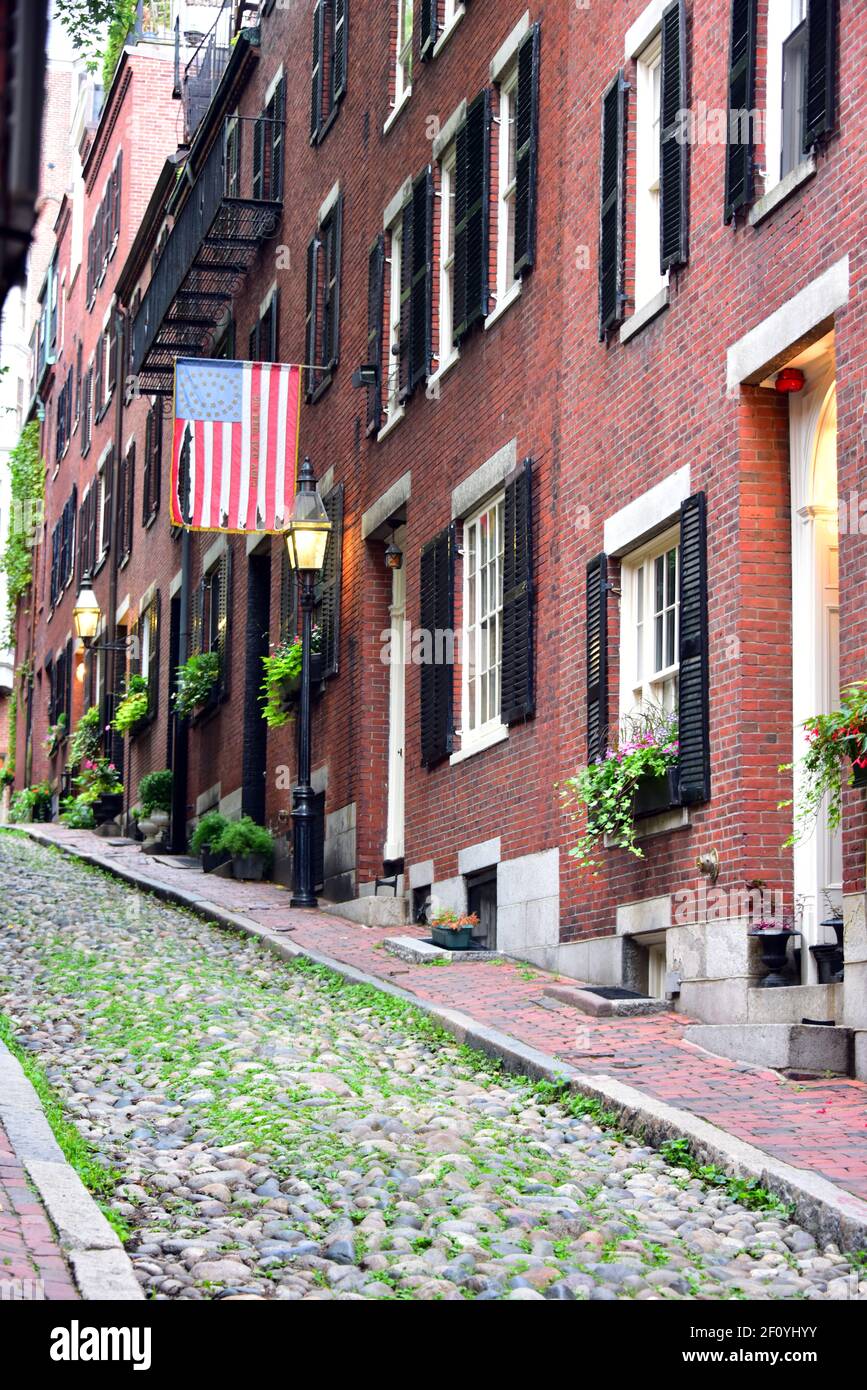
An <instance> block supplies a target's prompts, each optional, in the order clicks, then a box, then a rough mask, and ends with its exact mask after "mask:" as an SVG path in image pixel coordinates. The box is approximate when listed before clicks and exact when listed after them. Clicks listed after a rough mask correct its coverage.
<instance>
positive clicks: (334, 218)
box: [323, 193, 343, 371]
mask: <svg viewBox="0 0 867 1390" xmlns="http://www.w3.org/2000/svg"><path fill="white" fill-rule="evenodd" d="M330 223H331V225H330V228H329V231H328V240H327V247H328V257H327V261H326V266H325V274H326V282H325V285H324V287H323V288H324V292H325V294H326V295H327V297H328V318H327V329H328V335H327V342H325V343H324V344H323V348H324V352H325V366H326V367H327V368H328V370H329V371H333V370H334V368H335V367H336V366H337V364H338V362H339V361H340V269H341V264H340V263H341V260H342V258H343V249H342V248H343V194H342V193H341V194H340V196H339V197H338V199H337V203H336V204H335V207H334V211H333V212H332V213H331V217H330ZM332 282H333V283H332Z"/></svg>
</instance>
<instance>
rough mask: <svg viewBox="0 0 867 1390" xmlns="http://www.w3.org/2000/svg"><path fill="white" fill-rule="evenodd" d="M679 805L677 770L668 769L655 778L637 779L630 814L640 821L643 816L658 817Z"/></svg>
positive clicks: (674, 768) (678, 770) (678, 775)
mask: <svg viewBox="0 0 867 1390" xmlns="http://www.w3.org/2000/svg"><path fill="white" fill-rule="evenodd" d="M679 805H680V769H679V768H677V767H670V768H668V769H667V770H666V771H665V772H662V773H660V774H659V775H658V776H657V777H650V776H645V777H639V779H638V781H637V782H636V784H635V794H634V798H633V802H632V814H633V815H634V817H635V819H636V820H641V819H642V817H643V816H658V815H660V813H661V812H663V811H671V810H673V809H674V807H675V806H679Z"/></svg>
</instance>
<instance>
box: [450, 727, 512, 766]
mask: <svg viewBox="0 0 867 1390" xmlns="http://www.w3.org/2000/svg"><path fill="white" fill-rule="evenodd" d="M508 737H509V729H508V725H506V724H497V725H495V726H494V727H493V728H491V729H488V730H484V731H482V732H481V733H480V734H477V735H475V736H473V737H471V739H470V740H463V741H462V745H461V747H460V748H459V749H458V751H457V753H452V756H451V757H450V758H449V763H450V764H451V766H452V767H456V766H457V764H458V763H463V762H466V760H467V758H474V757H475V756H476V754H477V753H484V752H485V750H486V749H487V748H493V747H495V746H496V744H498V743H505V741H506V739H507V738H508Z"/></svg>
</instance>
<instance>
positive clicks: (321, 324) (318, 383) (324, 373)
mask: <svg viewBox="0 0 867 1390" xmlns="http://www.w3.org/2000/svg"><path fill="white" fill-rule="evenodd" d="M342 220H343V197H342V195H341V194H340V193H338V194H337V196H336V197H335V198H334V199H333V201H332V202H331V204H330V206H329V207H328V210H327V211H326V212H325V213H324V215H323V217H322V220H321V222H320V224H319V229H318V231H317V233H316V235H315V237H314V238H313V240H312V241H311V242H310V243H309V245H308V247H307V320H306V342H307V363H308V371H307V400H308V401H312V400H318V398H319V396H320V395H321V394H322V392H323V391H324V390H325V388H326V386H328V385H329V384H330V382H331V378H332V375H333V373H334V369H335V367H336V366H337V362H338V358H339V329H340V242H341V225H342Z"/></svg>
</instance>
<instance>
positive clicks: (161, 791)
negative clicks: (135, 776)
mask: <svg viewBox="0 0 867 1390" xmlns="http://www.w3.org/2000/svg"><path fill="white" fill-rule="evenodd" d="M138 799H139V806H140V808H141V814H140V815H139V822H138V823H139V829H140V830H141V832H142V834H143V835H144V837H145V839H144V843H143V844H142V849H143V850H145V852H146V853H151V852H153V851H154V850H157V849H161V848H162V846H163V842H164V840H165V832H166V830H167V829H168V827H169V823H170V821H171V811H172V774H171V772H170V771H169V769H168V768H164V769H163V770H162V771H160V772H148V773H146V775H145V776H144V777H143V778H142V779H141V781H140V782H139V784H138Z"/></svg>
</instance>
